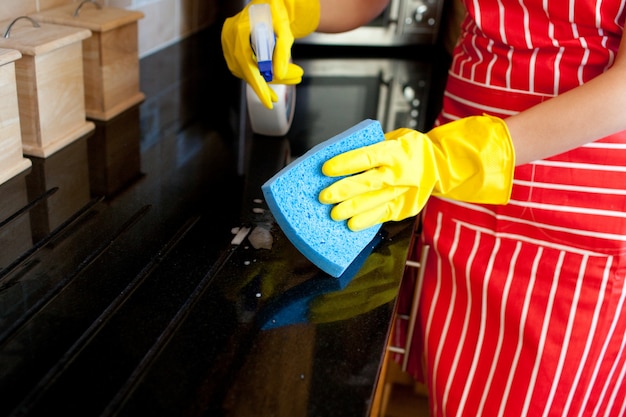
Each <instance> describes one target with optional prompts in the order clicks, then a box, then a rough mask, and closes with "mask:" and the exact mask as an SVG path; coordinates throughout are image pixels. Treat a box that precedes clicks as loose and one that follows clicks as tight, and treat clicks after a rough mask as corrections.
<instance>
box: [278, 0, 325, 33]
mask: <svg viewBox="0 0 626 417" xmlns="http://www.w3.org/2000/svg"><path fill="white" fill-rule="evenodd" d="M281 1H284V3H285V7H286V8H287V11H288V14H289V17H290V20H291V21H290V27H291V33H292V34H293V37H294V38H295V39H298V38H304V37H305V36H307V35H310V34H311V33H313V32H315V30H316V29H317V26H318V25H319V23H320V2H319V1H318V0H281Z"/></svg>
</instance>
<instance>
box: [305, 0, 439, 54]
mask: <svg viewBox="0 0 626 417" xmlns="http://www.w3.org/2000/svg"><path fill="white" fill-rule="evenodd" d="M338 1H341V0H338ZM443 4H444V0H390V2H389V5H388V6H387V8H386V9H385V10H384V11H383V12H382V13H381V14H380V15H379V16H378V17H377V18H376V19H374V20H373V21H371V22H370V23H369V24H367V25H365V26H362V27H360V28H357V29H354V30H352V31H349V32H345V33H337V34H335V33H333V34H327V33H313V34H311V35H309V36H307V37H305V38H301V39H298V40H297V42H298V43H303V44H319V45H354V46H404V45H415V44H435V43H436V41H437V34H438V32H439V26H440V23H441V16H442V12H443Z"/></svg>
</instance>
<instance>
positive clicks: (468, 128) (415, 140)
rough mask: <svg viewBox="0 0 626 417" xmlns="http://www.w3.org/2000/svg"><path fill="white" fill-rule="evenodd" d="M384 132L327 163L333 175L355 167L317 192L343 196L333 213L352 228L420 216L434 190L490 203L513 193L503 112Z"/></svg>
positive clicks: (329, 197) (324, 198)
mask: <svg viewBox="0 0 626 417" xmlns="http://www.w3.org/2000/svg"><path fill="white" fill-rule="evenodd" d="M385 139H386V140H384V141H382V142H379V143H376V144H374V145H370V146H365V147H363V148H359V149H355V150H352V151H349V152H345V153H343V154H341V155H338V156H336V157H334V158H331V159H330V160H328V161H326V163H325V164H324V166H323V167H322V172H323V173H324V174H325V175H328V176H331V177H334V176H345V175H351V176H348V177H346V178H343V179H341V180H339V181H336V182H335V183H334V184H332V185H330V186H329V187H327V188H325V189H324V190H322V192H321V193H320V195H319V200H320V202H321V203H324V204H336V203H339V204H337V205H336V206H335V207H334V208H333V209H332V211H331V217H332V218H333V219H334V220H337V221H339V220H345V219H350V220H348V227H349V228H350V229H351V230H354V231H358V230H363V229H366V228H368V227H371V226H373V225H375V224H378V223H383V222H386V221H389V220H402V219H406V218H408V217H411V216H415V215H416V214H417V213H419V212H420V210H421V209H422V208H423V207H424V205H425V204H426V201H427V200H428V198H429V197H430V195H436V196H441V197H446V198H451V199H454V200H460V201H467V202H474V203H487V204H505V203H507V202H508V201H509V198H510V196H511V187H512V183H513V170H514V168H515V153H514V149H513V144H512V142H511V136H510V134H509V130H508V128H507V126H506V124H505V123H504V121H503V120H502V119H500V118H497V117H492V116H472V117H467V118H464V119H460V120H457V121H454V122H451V123H447V124H444V125H441V126H439V127H436V128H434V129H432V130H431V131H430V132H428V133H426V134H424V133H420V132H417V131H415V130H411V129H404V128H403V129H398V130H394V131H392V132H390V133H388V134H386V135H385ZM357 173H358V174H357ZM352 174H357V175H352Z"/></svg>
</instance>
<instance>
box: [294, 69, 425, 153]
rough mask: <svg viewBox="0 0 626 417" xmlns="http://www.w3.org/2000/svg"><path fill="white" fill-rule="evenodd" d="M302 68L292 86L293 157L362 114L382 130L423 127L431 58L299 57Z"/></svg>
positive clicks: (359, 118) (332, 134) (333, 133)
mask: <svg viewBox="0 0 626 417" xmlns="http://www.w3.org/2000/svg"><path fill="white" fill-rule="evenodd" d="M296 62H297V63H298V65H300V66H302V67H303V69H304V77H303V80H302V83H300V84H298V86H297V87H296V106H295V115H294V119H293V123H292V125H291V128H290V130H289V132H288V133H287V137H288V139H289V142H290V145H291V154H292V156H298V155H301V154H303V153H304V152H306V151H307V150H308V149H310V148H311V147H312V146H314V145H316V144H318V143H320V142H322V141H324V140H326V139H329V138H331V137H333V136H335V135H336V134H338V133H341V132H343V131H344V130H346V129H349V128H350V127H352V126H354V125H355V124H357V123H359V122H360V121H362V120H364V119H375V120H378V121H379V122H380V123H381V125H382V128H383V130H384V131H385V132H387V131H390V130H393V129H396V128H399V127H410V128H414V129H419V130H423V129H424V128H425V127H426V126H425V123H426V108H427V104H428V96H429V89H430V86H431V82H430V80H431V77H432V74H431V73H432V70H431V66H430V63H428V62H420V61H414V60H403V59H395V58H314V59H298V60H296Z"/></svg>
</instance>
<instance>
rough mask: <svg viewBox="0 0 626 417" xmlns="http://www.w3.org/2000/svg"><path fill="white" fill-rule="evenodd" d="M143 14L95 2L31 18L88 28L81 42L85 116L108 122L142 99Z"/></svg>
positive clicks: (63, 8)
mask: <svg viewBox="0 0 626 417" xmlns="http://www.w3.org/2000/svg"><path fill="white" fill-rule="evenodd" d="M143 16H144V15H143V13H141V12H138V11H131V10H125V9H120V8H114V7H103V6H100V5H99V4H98V3H95V2H89V1H83V2H81V3H80V4H77V3H72V4H69V5H67V6H63V7H58V8H54V9H50V10H46V11H45V12H41V13H39V14H36V15H33V17H35V18H36V19H39V20H41V21H43V22H49V23H56V24H60V25H67V26H72V27H79V28H85V29H89V30H90V31H91V32H92V36H91V37H90V38H87V39H85V40H84V41H83V60H84V61H83V62H84V68H85V108H86V112H87V117H89V118H91V119H95V120H109V119H111V118H113V117H115V116H117V115H118V114H120V113H121V112H123V111H124V110H126V109H128V108H130V107H132V106H134V105H136V104H138V103H140V102H141V101H143V99H144V95H143V93H141V92H140V91H139V47H138V33H137V21H138V20H139V19H141V18H143Z"/></svg>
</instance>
